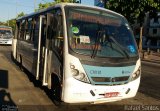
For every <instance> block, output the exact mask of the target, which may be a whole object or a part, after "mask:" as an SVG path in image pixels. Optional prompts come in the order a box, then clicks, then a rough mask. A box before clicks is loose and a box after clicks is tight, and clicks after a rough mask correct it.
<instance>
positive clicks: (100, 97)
mask: <svg viewBox="0 0 160 111" xmlns="http://www.w3.org/2000/svg"><path fill="white" fill-rule="evenodd" d="M66 58H68V59H67V60H66V64H65V66H68V67H66V69H65V72H66V73H65V77H64V78H65V83H64V84H63V87H64V88H63V97H62V100H63V101H64V102H66V103H82V102H90V103H105V102H112V101H118V100H122V99H126V98H131V97H134V96H135V95H136V93H137V90H138V88H139V84H140V76H139V77H138V78H137V79H136V80H133V81H128V82H127V83H126V84H121V85H111V84H108V85H106V84H104V83H102V84H99V85H98V84H97V85H94V84H90V83H84V82H81V81H79V80H76V79H75V78H73V77H72V74H71V69H70V67H69V66H70V64H75V67H76V66H78V69H79V70H80V71H82V72H85V70H84V68H83V65H82V64H81V63H80V61H79V59H78V58H76V57H74V56H72V55H66ZM140 66H141V63H140V59H139V60H138V61H137V62H136V64H135V65H133V68H134V69H133V71H132V72H130V75H132V74H133V73H135V72H136V71H137V70H138V68H139V67H140ZM127 67H128V66H127ZM112 68H113V72H114V67H112ZM115 69H116V68H115ZM122 69H125V67H122ZM109 72H110V71H109ZM109 72H108V70H106V74H107V73H109ZM86 74H87V73H86ZM87 75H88V74H87ZM103 76H104V77H105V76H106V75H103ZM103 76H101V77H103ZM110 76H112V75H110ZM127 91H128V93H127ZM92 92H93V93H94V94H95V95H94V94H93V95H92ZM110 92H118V93H119V95H118V96H117V97H109V98H105V97H104V94H105V93H110ZM126 93H127V94H126Z"/></svg>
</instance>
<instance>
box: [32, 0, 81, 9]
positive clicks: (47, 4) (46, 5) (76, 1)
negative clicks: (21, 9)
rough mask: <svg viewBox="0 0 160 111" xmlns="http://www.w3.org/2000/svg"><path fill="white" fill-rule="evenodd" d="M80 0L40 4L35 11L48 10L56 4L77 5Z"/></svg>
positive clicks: (58, 0)
mask: <svg viewBox="0 0 160 111" xmlns="http://www.w3.org/2000/svg"><path fill="white" fill-rule="evenodd" d="M79 1H80V0H54V2H47V3H40V4H39V5H38V9H36V10H35V11H38V10H41V9H45V8H48V7H50V6H54V5H55V4H57V3H61V2H65V3H78V2H79Z"/></svg>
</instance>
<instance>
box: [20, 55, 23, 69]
mask: <svg viewBox="0 0 160 111" xmlns="http://www.w3.org/2000/svg"><path fill="white" fill-rule="evenodd" d="M19 68H20V70H21V71H24V69H23V64H22V56H21V55H19Z"/></svg>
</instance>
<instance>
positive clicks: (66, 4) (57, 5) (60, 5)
mask: <svg viewBox="0 0 160 111" xmlns="http://www.w3.org/2000/svg"><path fill="white" fill-rule="evenodd" d="M64 6H82V7H86V8H94V9H99V10H103V11H108V12H111V13H114V14H117V15H119V16H122V15H121V14H119V13H116V12H114V11H111V10H108V9H105V8H101V7H97V6H89V5H82V4H79V3H59V4H56V5H54V6H50V7H48V8H46V9H42V10H39V11H37V12H33V13H31V14H26V15H24V16H22V17H19V18H17V21H20V20H23V19H25V18H30V17H32V16H36V15H38V14H42V13H44V12H46V11H49V10H52V9H54V8H58V7H64ZM122 17H123V16H122Z"/></svg>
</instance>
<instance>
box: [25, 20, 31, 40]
mask: <svg viewBox="0 0 160 111" xmlns="http://www.w3.org/2000/svg"><path fill="white" fill-rule="evenodd" d="M26 25H27V26H26V38H25V40H27V41H29V42H31V37H32V36H31V32H32V18H30V19H28V21H27V24H26Z"/></svg>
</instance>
